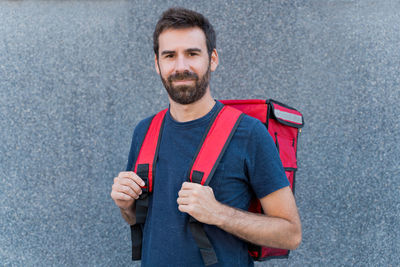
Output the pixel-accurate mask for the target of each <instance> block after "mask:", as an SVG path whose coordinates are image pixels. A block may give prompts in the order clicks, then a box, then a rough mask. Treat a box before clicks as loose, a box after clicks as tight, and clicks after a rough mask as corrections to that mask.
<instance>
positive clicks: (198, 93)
mask: <svg viewBox="0 0 400 267" xmlns="http://www.w3.org/2000/svg"><path fill="white" fill-rule="evenodd" d="M210 73H211V71H210V65H208V68H207V71H206V73H205V74H204V75H203V76H201V77H199V76H198V75H197V74H196V73H194V72H190V71H188V70H186V71H184V72H178V73H175V74H171V75H170V76H168V78H167V79H164V78H163V77H162V76H161V73H160V77H161V81H162V83H163V84H164V87H165V89H166V90H167V93H168V95H169V97H170V98H171V99H172V100H173V101H175V102H176V103H178V104H181V105H188V104H192V103H194V102H196V101H197V100H199V99H201V98H202V97H203V96H204V95H205V94H206V91H207V87H208V84H209V82H210ZM182 80H193V81H195V84H194V85H177V86H174V85H173V84H172V83H173V82H174V81H182Z"/></svg>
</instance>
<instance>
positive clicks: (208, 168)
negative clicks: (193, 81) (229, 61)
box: [189, 106, 243, 266]
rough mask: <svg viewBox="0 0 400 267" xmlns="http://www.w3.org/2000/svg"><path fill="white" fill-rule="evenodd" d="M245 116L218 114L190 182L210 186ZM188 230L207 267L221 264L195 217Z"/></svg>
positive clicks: (225, 109) (225, 108)
mask: <svg viewBox="0 0 400 267" xmlns="http://www.w3.org/2000/svg"><path fill="white" fill-rule="evenodd" d="M242 116H243V113H242V112H241V111H239V110H237V109H235V108H232V107H228V106H223V107H222V109H220V110H218V111H217V112H216V116H214V118H213V119H212V121H211V122H210V124H209V126H208V129H207V130H206V133H205V134H204V136H203V140H202V142H200V145H199V148H198V149H197V153H196V154H195V156H194V159H193V162H192V165H191V168H190V171H189V180H190V181H191V182H194V183H199V184H202V185H208V184H209V183H210V181H211V178H212V176H213V174H214V172H215V170H216V168H217V166H218V163H219V162H220V160H221V158H222V156H223V154H224V152H225V150H226V148H227V147H228V145H229V142H230V140H231V139H232V136H233V134H234V133H235V130H236V128H237V127H238V125H239V123H240V120H241V118H242ZM189 228H190V231H191V232H192V235H193V238H194V240H195V241H196V244H197V246H198V247H199V249H200V253H201V256H202V259H203V262H204V265H205V266H209V265H212V264H216V263H218V259H217V255H216V253H215V250H214V248H213V246H212V244H211V242H210V240H209V238H208V236H207V234H206V233H205V231H204V228H203V224H201V223H200V222H198V221H196V220H195V219H194V218H193V217H190V219H189Z"/></svg>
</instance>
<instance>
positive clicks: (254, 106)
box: [220, 99, 268, 123]
mask: <svg viewBox="0 0 400 267" xmlns="http://www.w3.org/2000/svg"><path fill="white" fill-rule="evenodd" d="M220 101H221V103H222V104H224V105H228V106H231V107H234V108H236V109H238V110H240V111H242V112H243V113H246V114H247V115H249V116H252V117H254V118H256V119H259V120H260V121H262V122H263V123H266V122H267V112H268V105H267V104H266V101H265V100H261V99H248V100H220Z"/></svg>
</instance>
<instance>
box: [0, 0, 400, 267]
mask: <svg viewBox="0 0 400 267" xmlns="http://www.w3.org/2000/svg"><path fill="white" fill-rule="evenodd" d="M170 6H184V7H187V8H192V9H194V10H197V11H199V12H201V13H203V14H205V15H206V16H207V17H208V18H209V19H210V21H211V23H212V24H213V25H214V27H215V29H216V32H217V48H218V51H219V56H220V65H219V67H218V69H217V71H216V72H215V73H213V75H212V81H211V90H212V93H213V96H214V97H215V98H217V99H225V98H273V99H276V100H279V101H281V102H284V103H286V104H288V105H290V106H293V107H295V108H297V109H298V110H299V111H301V112H302V113H303V114H304V117H305V122H306V124H305V127H304V128H303V131H302V133H301V136H300V141H299V150H298V161H299V170H298V172H297V182H296V200H297V204H298V207H299V211H300V215H301V218H302V223H303V242H302V244H301V246H300V247H299V248H298V249H297V250H296V251H293V252H291V254H290V257H289V259H288V260H282V259H280V260H271V261H267V262H263V263H257V264H256V266H398V265H400V258H399V254H400V242H399V240H400V220H399V218H400V217H399V216H400V215H399V214H400V194H399V191H400V135H399V133H400V120H399V114H400V104H399V103H400V67H399V62H400V49H399V47H400V30H399V29H400V28H399V25H400V2H399V1H395V0H392V1H390V0H383V1H372V0H365V1H361V0H358V1H356V0H347V1H344V0H325V1H319V0H312V1H301V0H293V1H278V0H269V1H261V0H254V1H232V0H225V1H224V0H220V1H219V0H218V1H194V0H190V1H170V2H169V1H160V0H157V1H1V2H0V266H138V265H139V263H137V262H136V263H133V262H132V261H131V260H130V236H129V228H128V226H127V225H126V224H125V223H124V221H123V219H122V218H121V216H120V214H119V210H118V208H117V207H116V206H115V205H114V203H113V201H112V199H111V198H110V191H111V185H112V183H113V177H115V176H116V175H117V173H118V172H119V171H121V170H124V168H125V165H126V161H127V156H128V151H129V146H130V140H131V135H132V130H133V128H134V127H135V125H136V124H137V123H138V121H139V120H141V119H142V118H144V117H146V116H149V115H151V114H153V113H154V112H156V111H158V110H160V109H161V108H164V107H166V106H167V96H166V93H165V92H164V91H165V90H164V88H163V86H162V84H161V82H160V79H159V77H158V76H157V73H156V72H155V70H154V55H153V52H152V33H153V30H154V26H155V23H156V21H157V19H158V17H159V16H160V14H161V12H162V11H163V10H165V9H166V8H168V7H170ZM156 253H157V252H156Z"/></svg>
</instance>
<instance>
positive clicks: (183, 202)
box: [176, 197, 190, 205]
mask: <svg viewBox="0 0 400 267" xmlns="http://www.w3.org/2000/svg"><path fill="white" fill-rule="evenodd" d="M176 202H177V203H178V204H179V205H189V204H190V199H189V198H182V197H178V199H177V200H176Z"/></svg>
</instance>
